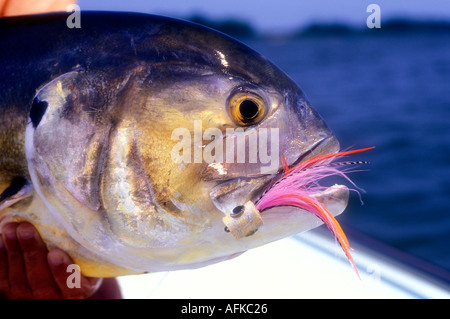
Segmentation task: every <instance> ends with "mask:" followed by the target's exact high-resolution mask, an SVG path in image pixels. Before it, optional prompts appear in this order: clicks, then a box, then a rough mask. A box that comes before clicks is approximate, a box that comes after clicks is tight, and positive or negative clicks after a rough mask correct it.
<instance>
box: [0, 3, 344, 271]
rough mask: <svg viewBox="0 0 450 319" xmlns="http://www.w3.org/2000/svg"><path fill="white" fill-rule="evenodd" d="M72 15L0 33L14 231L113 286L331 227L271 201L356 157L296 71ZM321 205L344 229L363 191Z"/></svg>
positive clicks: (163, 26) (190, 26)
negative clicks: (311, 172)
mask: <svg viewBox="0 0 450 319" xmlns="http://www.w3.org/2000/svg"><path fill="white" fill-rule="evenodd" d="M68 17H69V13H51V14H42V15H31V16H18V17H7V18H1V19H0V48H1V49H0V74H2V76H1V78H0V88H1V92H2V94H0V154H1V155H0V224H1V225H3V224H5V223H8V222H21V221H27V222H30V223H32V224H33V225H34V226H35V227H36V228H37V229H38V231H39V233H40V234H41V237H42V238H43V240H44V242H45V243H46V245H47V247H48V248H49V249H51V248H54V247H57V248H60V249H62V250H64V251H66V252H67V253H68V254H69V255H70V256H71V258H72V259H73V260H74V262H75V263H76V264H78V265H79V266H80V269H81V272H82V273H83V274H84V275H86V276H91V277H115V276H121V275H128V274H141V273H146V272H158V271H172V270H179V269H192V268H198V267H204V266H207V265H210V264H213V263H217V262H221V261H224V260H228V259H231V258H234V257H237V256H239V255H240V254H242V253H243V252H245V251H247V250H249V249H252V248H254V247H258V246H261V245H264V244H267V243H270V242H273V241H275V240H279V239H282V238H285V237H288V236H291V235H293V234H297V233H301V232H303V231H308V230H310V229H313V228H315V227H317V226H319V225H321V224H322V223H323V221H322V220H321V219H320V218H317V209H316V210H314V209H312V208H311V205H309V206H305V205H303V206H302V205H292V203H287V204H286V203H281V205H278V204H275V205H271V204H270V203H265V198H270V196H272V195H277V194H279V193H277V192H275V190H276V188H273V185H274V184H276V185H280V184H282V183H281V182H279V183H278V184H277V181H280V180H281V181H286V180H287V181H291V177H289V176H290V175H289V174H287V175H285V174H286V173H287V172H295V171H296V167H303V168H306V166H305V163H309V164H311V165H309V168H311V167H312V166H314V165H312V162H313V161H314V162H315V165H318V164H320V163H322V164H323V163H324V160H325V159H324V157H327V160H328V162H327V163H329V160H330V159H331V158H332V157H333V156H338V155H343V154H342V153H339V151H340V145H339V142H338V140H337V139H336V137H335V136H334V135H333V133H332V131H331V130H330V129H329V127H328V126H327V124H326V123H325V121H324V120H323V119H322V117H321V116H320V115H319V113H318V112H317V111H316V110H315V109H314V108H313V107H312V106H311V105H310V102H309V101H308V99H307V98H306V96H305V94H304V93H303V91H302V90H301V89H300V87H299V86H298V85H297V84H296V83H295V82H294V81H293V80H292V79H291V78H290V77H289V76H288V75H287V74H286V73H285V72H283V71H282V70H280V69H279V68H278V67H276V66H275V65H274V64H273V63H272V62H270V61H269V60H268V59H266V58H265V57H263V56H262V55H261V54H259V53H257V52H256V51H254V50H253V49H251V48H250V47H248V46H246V45H245V44H243V43H241V42H240V41H238V40H236V39H234V38H231V37H229V36H227V35H225V34H223V33H221V32H218V31H215V30H213V29H210V28H207V27H205V26H201V25H199V24H195V23H192V22H188V21H184V20H179V19H173V18H169V17H163V16H156V15H149V14H141V13H118V12H87V11H83V12H82V13H81V21H80V22H81V23H80V28H71V27H69V25H68V24H67V19H68ZM281 154H282V156H280V155H281ZM333 154H334V155H333ZM318 159H320V161H319V160H318ZM319 162H320V163H319ZM302 165H303V166H302ZM322 168H323V165H322ZM300 171H302V169H300ZM288 175H289V176H288ZM292 176H294V178H295V177H298V176H302V174H301V173H299V174H293V175H292ZM303 176H305V175H304V174H303ZM287 177H289V178H287ZM294 184H295V183H290V184H289V185H294ZM271 185H272V186H271ZM297 186H298V185H297ZM274 192H275V193H274ZM289 192H290V193H292V192H294V191H293V190H289ZM289 192H288V193H289ZM294 193H295V192H294ZM297 195H298V194H297ZM307 198H309V199H310V200H311V198H314V205H316V206H314V205H312V206H314V207H316V208H317V207H320V209H319V210H320V211H321V212H324V211H326V216H331V217H330V218H333V219H334V217H333V216H337V215H339V214H341V213H342V212H343V211H344V210H345V208H346V206H347V203H348V198H349V189H348V188H347V187H346V186H344V185H333V186H330V187H323V188H320V189H319V188H316V189H315V190H314V194H309V193H308V196H307ZM264 203H265V204H264ZM311 210H313V211H311ZM323 216H325V215H322V217H323ZM332 224H333V225H335V224H336V223H335V222H334V221H333V223H330V222H329V223H327V225H328V226H330V225H332ZM335 233H336V234H339V235H340V236H341V238H343V237H342V234H343V232H342V231H337V232H335ZM342 242H344V241H342Z"/></svg>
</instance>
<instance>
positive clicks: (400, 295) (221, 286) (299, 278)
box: [118, 231, 450, 299]
mask: <svg viewBox="0 0 450 319" xmlns="http://www.w3.org/2000/svg"><path fill="white" fill-rule="evenodd" d="M350 245H351V246H352V247H353V248H354V251H353V252H352V256H353V258H354V260H355V263H356V265H357V268H358V270H359V273H360V277H361V279H359V278H358V276H357V275H356V273H355V271H354V270H353V268H352V267H351V265H350V263H349V261H348V260H347V259H346V257H345V255H344V253H343V252H342V249H341V247H340V246H339V244H338V243H337V242H336V241H335V240H334V238H333V237H332V235H331V234H329V233H328V234H326V233H325V232H321V231H309V232H306V233H303V234H300V235H296V236H292V237H290V238H286V239H283V240H279V241H277V242H274V243H271V244H268V245H265V246H262V247H259V248H255V249H253V250H250V251H248V252H246V253H244V254H242V255H241V256H239V257H237V258H235V259H232V260H229V261H225V262H221V263H218V264H214V265H211V266H207V267H204V268H199V269H193V270H180V271H173V272H165V273H153V274H144V275H136V276H124V277H119V278H118V281H119V284H120V286H121V289H122V294H123V296H124V298H131V299H149V298H150V299H159V298H161V299H225V298H232V299H235V298H237V299H248V298H251V299H267V298H269V299H280V298H282V299H299V298H320V299H323V298H326V299H348V298H350V299H366V298H368V299H378V298H382V299H405V298H412V299H443V298H445V299H446V298H450V287H449V286H448V285H446V284H445V283H443V282H440V281H438V280H435V279H434V278H433V277H432V276H428V275H427V274H425V273H423V272H420V271H417V270H415V269H414V267H409V266H407V265H405V264H402V263H401V262H398V261H396V260H394V259H392V258H390V257H387V256H384V255H383V254H382V252H374V251H372V250H371V249H370V248H368V247H364V246H362V245H360V244H358V243H353V242H352V240H351V239H350Z"/></svg>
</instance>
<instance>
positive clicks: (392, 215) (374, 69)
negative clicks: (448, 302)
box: [245, 33, 450, 270]
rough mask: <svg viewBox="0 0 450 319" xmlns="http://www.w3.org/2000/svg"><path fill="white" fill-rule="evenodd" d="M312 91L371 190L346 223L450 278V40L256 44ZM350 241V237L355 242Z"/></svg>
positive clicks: (418, 37)
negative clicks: (356, 152)
mask: <svg viewBox="0 0 450 319" xmlns="http://www.w3.org/2000/svg"><path fill="white" fill-rule="evenodd" d="M245 42H246V43H247V44H249V45H250V46H251V47H253V48H255V49H256V50H257V51H259V52H261V53H262V54H263V55H265V56H266V57H268V58H269V59H270V60H272V61H273V62H274V63H275V64H276V65H278V66H279V67H281V68H282V69H283V70H284V71H285V72H286V73H288V74H289V75H290V76H291V77H292V78H293V79H294V80H295V81H296V82H297V83H298V84H299V85H300V87H301V88H302V89H303V90H304V92H305V93H306V95H307V97H308V99H309V100H310V102H311V104H312V105H313V106H314V107H315V108H316V109H317V110H318V111H319V113H321V115H322V116H323V117H324V119H325V120H326V122H327V123H328V125H329V126H330V128H331V129H332V130H333V131H334V133H335V135H336V136H337V138H338V139H339V140H340V142H341V147H342V148H348V147H355V148H360V147H368V146H376V149H375V150H373V151H370V152H367V153H361V154H359V155H357V156H356V155H355V156H354V157H352V158H354V159H361V160H368V161H370V164H369V165H367V166H365V167H364V168H365V169H369V171H366V172H360V173H354V174H352V175H351V177H352V178H353V180H354V181H355V182H356V183H357V185H358V186H360V187H362V188H363V189H365V191H366V192H367V193H365V194H363V196H362V199H363V201H364V205H363V206H361V204H360V201H359V199H358V197H357V196H356V195H355V196H352V197H351V201H350V204H349V207H348V209H347V211H346V212H345V213H344V214H343V215H341V216H340V217H339V218H338V219H339V221H340V222H341V223H342V225H343V228H344V230H345V228H346V227H348V228H353V229H356V230H358V231H359V232H362V233H364V234H365V235H367V236H370V237H372V238H374V239H376V240H379V241H381V242H383V243H386V244H388V245H390V246H393V247H395V248H398V249H400V250H402V251H404V252H407V253H408V254H411V255H414V256H417V257H419V258H421V259H423V260H426V261H428V262H430V263H432V264H434V265H437V266H439V267H442V268H444V269H446V270H450V34H430V33H429V34H390V35H375V36H374V35H357V36H340V37H339V36H334V37H331V36H330V37H325V36H324V37H315V38H314V37H310V38H300V39H295V40H276V41H270V40H248V41H245ZM350 240H351V238H350Z"/></svg>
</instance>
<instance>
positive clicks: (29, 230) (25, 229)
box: [17, 224, 36, 240]
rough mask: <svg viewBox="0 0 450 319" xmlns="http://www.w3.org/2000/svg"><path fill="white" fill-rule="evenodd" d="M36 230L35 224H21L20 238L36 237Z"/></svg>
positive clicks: (19, 228)
mask: <svg viewBox="0 0 450 319" xmlns="http://www.w3.org/2000/svg"><path fill="white" fill-rule="evenodd" d="M35 234H36V232H35V231H34V228H33V226H31V225H29V224H21V225H19V226H18V227H17V235H18V236H19V237H20V239H25V240H27V239H31V238H33V237H35Z"/></svg>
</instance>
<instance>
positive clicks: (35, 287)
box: [16, 223, 61, 299]
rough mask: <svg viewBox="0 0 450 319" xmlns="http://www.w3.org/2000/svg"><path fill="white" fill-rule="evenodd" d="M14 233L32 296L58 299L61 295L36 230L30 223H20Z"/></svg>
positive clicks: (45, 248)
mask: <svg viewBox="0 0 450 319" xmlns="http://www.w3.org/2000/svg"><path fill="white" fill-rule="evenodd" d="M16 233H17V237H18V239H19V243H20V247H21V250H22V253H23V258H24V263H25V270H26V275H27V279H28V285H29V287H30V288H31V292H32V294H33V296H34V297H35V298H40V299H42V298H46V299H49V298H60V297H61V293H60V291H59V288H58V286H57V285H56V283H55V281H54V280H53V274H52V272H51V271H50V267H49V265H48V262H47V254H48V250H47V247H46V246H45V244H44V242H43V241H42V239H41V238H40V236H39V233H38V232H37V230H36V229H35V228H34V226H33V225H31V224H30V223H22V224H20V225H19V226H18V227H17V230H16Z"/></svg>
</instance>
